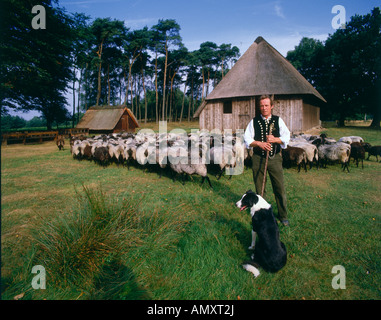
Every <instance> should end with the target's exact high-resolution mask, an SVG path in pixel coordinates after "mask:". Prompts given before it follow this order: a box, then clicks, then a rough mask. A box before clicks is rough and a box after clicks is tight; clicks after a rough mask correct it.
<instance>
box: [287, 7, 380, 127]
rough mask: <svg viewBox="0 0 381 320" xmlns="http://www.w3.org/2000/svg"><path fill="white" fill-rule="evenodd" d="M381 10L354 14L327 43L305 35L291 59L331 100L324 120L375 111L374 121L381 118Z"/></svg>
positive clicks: (339, 118)
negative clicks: (343, 27) (361, 14)
mask: <svg viewBox="0 0 381 320" xmlns="http://www.w3.org/2000/svg"><path fill="white" fill-rule="evenodd" d="M380 28H381V12H380V8H378V7H375V8H374V9H373V10H372V11H371V13H369V14H366V15H363V16H360V15H355V16H353V17H351V19H350V21H349V22H348V23H347V24H346V27H345V29H338V30H337V31H336V32H335V33H334V34H332V35H330V36H329V37H328V39H327V40H326V41H325V43H324V44H323V43H321V42H320V41H318V40H314V39H308V38H303V39H302V40H301V42H300V44H299V45H298V46H297V47H295V50H293V51H290V52H288V53H287V59H289V60H290V62H291V63H293V65H294V66H295V68H297V69H298V70H299V71H300V72H301V74H303V75H304V76H305V77H306V78H307V79H308V80H309V81H310V82H311V83H312V84H313V85H314V86H315V87H316V89H317V90H318V91H319V92H320V93H321V94H322V95H323V97H324V98H325V99H326V100H327V105H324V106H322V108H321V118H322V120H336V119H334V117H336V116H338V120H340V124H341V125H344V120H345V119H347V118H353V116H354V115H355V114H358V113H361V114H365V113H366V114H371V115H372V116H373V119H374V121H373V123H372V125H374V126H377V127H379V126H380V120H381V111H380V110H381V108H380V105H381V96H380V90H379V88H380V85H381V82H380V81H381V55H380V52H381V36H380Z"/></svg>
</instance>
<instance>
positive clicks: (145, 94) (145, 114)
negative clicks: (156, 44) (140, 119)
mask: <svg viewBox="0 0 381 320" xmlns="http://www.w3.org/2000/svg"><path fill="white" fill-rule="evenodd" d="M140 71H141V73H142V83H143V92H144V123H147V105H148V103H147V93H146V86H145V83H144V71H143V68H141V70H140Z"/></svg>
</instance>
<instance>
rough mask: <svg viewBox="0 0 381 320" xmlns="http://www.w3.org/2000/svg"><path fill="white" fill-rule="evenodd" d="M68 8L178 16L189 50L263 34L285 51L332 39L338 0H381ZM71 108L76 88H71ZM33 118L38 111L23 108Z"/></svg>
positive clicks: (138, 0) (97, 2) (369, 2)
mask: <svg viewBox="0 0 381 320" xmlns="http://www.w3.org/2000/svg"><path fill="white" fill-rule="evenodd" d="M59 5H60V6H61V7H64V8H65V9H66V11H67V12H69V13H70V12H71V13H74V12H82V13H85V14H87V15H89V16H90V17H91V18H92V19H95V18H106V17H111V18H112V19H118V20H122V21H124V22H125V24H126V26H127V27H129V28H130V29H131V30H135V29H140V28H143V27H144V26H148V27H149V28H150V27H151V26H153V25H155V24H157V22H158V20H159V19H175V20H176V21H177V23H178V24H179V25H180V27H181V30H180V35H181V37H182V39H183V43H184V45H185V46H186V47H187V48H188V50H190V51H192V50H196V49H198V48H199V46H200V44H201V43H202V42H205V41H212V42H215V43H217V44H218V45H220V44H222V43H231V44H232V45H235V46H237V47H238V48H239V49H240V53H241V55H242V54H243V53H244V52H245V51H246V50H247V48H248V47H249V46H250V45H251V44H252V43H253V42H254V40H255V39H256V38H257V37H258V36H262V37H264V38H265V39H266V40H267V41H268V42H269V43H270V44H271V45H272V46H273V47H274V48H275V49H277V50H278V51H279V52H280V53H281V54H282V55H283V56H286V55H287V51H289V50H293V49H294V47H295V46H296V45H298V44H299V42H300V40H301V39H302V37H309V38H314V39H319V40H323V41H324V40H326V39H327V37H328V35H329V34H333V33H334V32H335V30H334V29H333V28H332V25H331V21H332V19H333V18H334V17H335V16H336V13H332V8H333V7H334V6H335V5H342V6H343V7H344V8H345V14H346V20H347V21H349V20H350V17H351V16H353V15H355V14H359V15H364V14H367V13H369V12H370V11H371V9H372V8H374V7H376V6H380V1H379V0H377V1H376V0H320V1H311V0H304V1H303V0H287V1H286V0H274V1H272V0H61V1H59ZM68 103H69V106H68V109H69V110H71V107H70V105H71V92H68ZM19 115H20V116H22V117H24V118H25V119H30V118H32V117H33V116H35V115H36V113H29V114H19Z"/></svg>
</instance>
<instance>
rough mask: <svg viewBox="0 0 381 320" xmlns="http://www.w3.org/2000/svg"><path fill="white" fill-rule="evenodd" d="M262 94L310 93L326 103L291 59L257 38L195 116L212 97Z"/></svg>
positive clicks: (222, 97)
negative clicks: (288, 59) (289, 60)
mask: <svg viewBox="0 0 381 320" xmlns="http://www.w3.org/2000/svg"><path fill="white" fill-rule="evenodd" d="M262 94H274V95H293V94H303V95H304V94H309V95H313V96H315V97H317V98H318V99H320V100H322V101H324V102H326V101H325V99H324V98H323V97H322V96H321V94H320V93H319V92H318V91H317V90H316V89H315V88H314V87H313V86H312V85H311V84H310V83H309V82H308V81H307V80H306V79H305V78H304V77H303V76H302V75H301V74H300V73H299V72H298V70H296V69H295V68H294V66H293V65H292V64H291V63H290V62H288V61H287V60H286V59H285V58H284V57H283V56H282V55H281V54H280V53H279V52H278V51H277V50H275V49H274V48H273V47H272V46H271V45H270V44H269V43H268V42H267V41H266V40H264V39H263V38H262V37H258V38H257V39H256V40H255V41H254V43H253V44H252V45H251V46H250V47H249V48H248V49H247V51H246V52H245V53H244V54H243V55H242V56H241V58H239V60H238V61H237V62H236V63H235V65H234V66H233V68H232V69H231V70H230V71H229V72H228V73H227V74H226V75H225V77H224V78H223V79H222V80H221V81H220V83H219V84H218V85H217V86H216V87H215V88H214V90H213V91H212V92H211V93H210V94H209V95H208V96H207V97H206V99H205V103H202V104H201V106H200V107H199V108H198V110H197V111H196V113H195V115H194V116H195V117H197V116H199V114H200V113H201V111H202V109H203V108H204V107H205V105H206V104H207V102H208V101H209V100H216V99H224V98H238V97H252V96H259V95H262Z"/></svg>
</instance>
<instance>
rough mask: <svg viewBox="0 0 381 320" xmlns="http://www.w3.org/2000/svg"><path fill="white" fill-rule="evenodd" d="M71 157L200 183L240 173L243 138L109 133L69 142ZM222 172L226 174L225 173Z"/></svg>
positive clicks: (242, 157)
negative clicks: (193, 178)
mask: <svg viewBox="0 0 381 320" xmlns="http://www.w3.org/2000/svg"><path fill="white" fill-rule="evenodd" d="M70 145H71V153H72V155H73V157H74V158H76V159H79V160H82V159H87V160H93V161H95V162H97V163H99V164H100V165H102V166H103V167H105V166H107V165H108V164H110V163H111V162H115V163H117V164H118V165H120V164H123V165H125V166H127V167H128V168H129V167H130V165H136V166H139V167H142V168H143V169H147V168H149V169H154V168H156V169H157V170H159V173H160V177H161V175H162V173H164V172H169V173H170V175H171V176H172V179H173V180H175V177H176V175H181V176H182V179H183V182H184V180H185V178H186V177H187V176H191V175H199V176H201V177H202V182H201V184H202V183H204V181H205V180H207V181H208V183H209V185H210V187H212V185H211V182H210V179H209V177H208V172H213V171H214V172H215V173H216V176H218V179H219V178H220V177H221V175H222V174H223V173H224V172H227V173H228V174H229V175H230V178H231V175H234V174H239V173H242V172H243V167H244V160H245V158H247V154H248V153H247V150H246V148H245V145H244V142H243V138H242V137H240V138H238V137H237V136H236V135H235V134H230V135H228V134H226V135H225V134H224V135H222V134H220V135H218V134H216V135H210V134H209V132H207V131H203V130H201V131H197V132H196V133H190V134H187V133H186V132H185V131H184V132H180V133H173V132H170V133H153V132H142V130H141V131H139V133H138V134H133V133H113V134H109V135H98V136H94V137H92V138H86V137H84V136H79V137H74V138H71V140H70ZM225 170H226V171H225Z"/></svg>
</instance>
